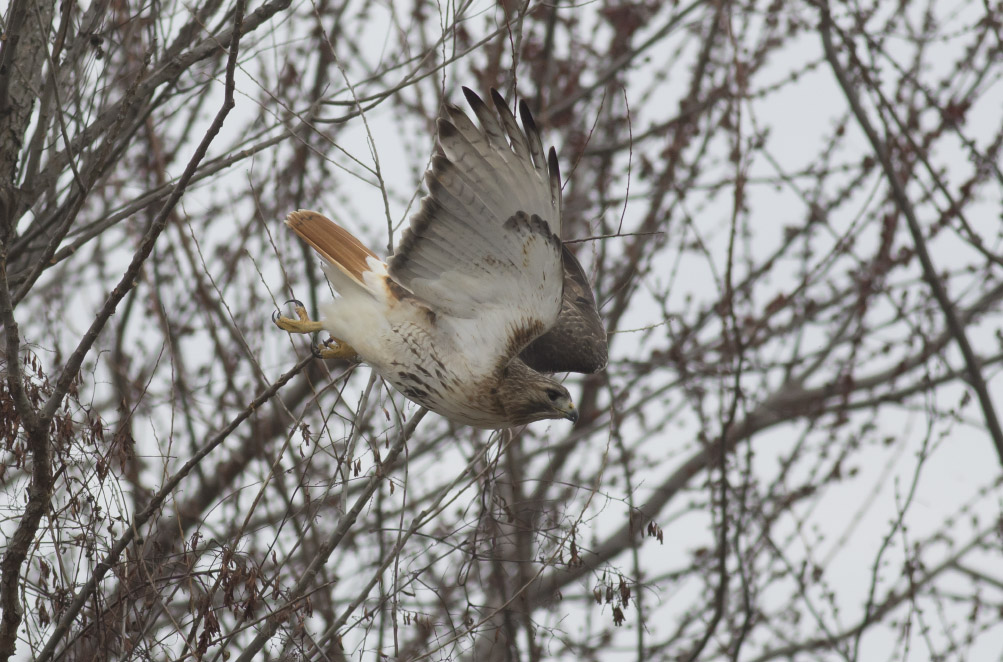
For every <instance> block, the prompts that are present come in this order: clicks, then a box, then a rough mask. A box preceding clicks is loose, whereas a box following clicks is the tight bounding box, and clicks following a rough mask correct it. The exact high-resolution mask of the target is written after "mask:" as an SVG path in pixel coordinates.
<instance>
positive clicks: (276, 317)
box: [272, 310, 282, 324]
mask: <svg viewBox="0 0 1003 662" xmlns="http://www.w3.org/2000/svg"><path fill="white" fill-rule="evenodd" d="M280 317H282V311H281V310H273V311H272V324H278V322H279V318H280Z"/></svg>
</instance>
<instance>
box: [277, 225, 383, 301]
mask: <svg viewBox="0 0 1003 662" xmlns="http://www.w3.org/2000/svg"><path fill="white" fill-rule="evenodd" d="M286 225H288V226H289V227H290V228H292V230H293V232H295V233H296V234H298V235H299V236H300V238H302V239H303V240H304V241H305V242H306V243H308V244H310V246H312V247H313V249H314V250H315V251H317V252H318V253H320V256H321V257H322V258H324V261H325V262H327V264H328V265H330V266H332V267H335V268H336V269H337V271H335V269H330V268H326V267H327V265H325V269H324V271H326V272H327V274H328V277H329V278H330V277H331V276H335V277H334V278H331V280H332V284H333V285H334V286H335V289H338V290H342V289H343V287H344V285H345V284H346V281H345V279H344V278H337V275H342V276H343V277H347V280H348V282H351V283H353V284H355V285H358V286H360V287H362V288H364V289H367V290H368V289H369V286H368V285H367V284H366V282H365V278H364V274H365V273H366V272H368V271H372V268H371V267H370V265H369V258H373V259H375V260H377V261H379V258H378V257H376V254H375V253H373V252H372V251H371V250H369V249H368V248H366V247H365V245H363V243H362V242H361V241H359V240H358V239H356V238H355V237H354V236H352V234H351V233H350V232H348V230H345V229H344V228H342V227H341V226H339V225H337V224H336V223H335V222H334V221H332V220H331V219H329V218H327V217H325V216H322V215H321V214H318V213H317V212H315V211H309V210H306V209H300V210H297V211H294V212H292V213H290V214H289V215H288V216H287V217H286ZM338 272H340V274H339V273H338ZM342 294H345V292H343V291H342Z"/></svg>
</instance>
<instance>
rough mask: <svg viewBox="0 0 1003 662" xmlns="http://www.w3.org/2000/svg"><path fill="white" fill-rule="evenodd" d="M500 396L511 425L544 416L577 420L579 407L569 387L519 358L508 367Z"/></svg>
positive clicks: (539, 418)
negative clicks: (573, 399)
mask: <svg viewBox="0 0 1003 662" xmlns="http://www.w3.org/2000/svg"><path fill="white" fill-rule="evenodd" d="M498 398H499V400H501V404H502V407H503V408H504V409H505V414H506V416H508V418H509V419H510V420H511V424H512V425H525V424H526V423H532V422H533V421H540V420H543V419H545V418H566V419H568V420H569V421H571V422H572V423H574V422H576V421H578V410H577V409H575V403H574V402H572V401H571V394H570V393H568V389H566V388H564V386H562V385H561V383H560V382H558V381H556V380H554V379H551V378H550V377H547V376H546V375H542V374H540V373H538V372H536V371H535V370H532V369H530V368H529V367H528V366H527V365H526V364H525V363H523V362H522V361H520V360H519V359H514V360H513V361H512V362H511V363H509V365H508V367H507V368H506V369H505V375H504V377H503V378H502V380H501V384H500V385H499V389H498Z"/></svg>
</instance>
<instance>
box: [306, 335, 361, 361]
mask: <svg viewBox="0 0 1003 662" xmlns="http://www.w3.org/2000/svg"><path fill="white" fill-rule="evenodd" d="M332 345H333V346H332ZM314 354H316V355H317V356H319V357H320V358H322V359H341V360H343V361H357V360H358V359H359V355H358V354H357V353H356V352H355V350H354V349H353V348H352V347H351V346H349V345H348V344H346V343H343V342H341V341H340V340H338V339H337V338H333V337H332V338H328V339H327V340H325V341H324V342H322V343H321V344H319V345H317V346H316V347H315V348H314Z"/></svg>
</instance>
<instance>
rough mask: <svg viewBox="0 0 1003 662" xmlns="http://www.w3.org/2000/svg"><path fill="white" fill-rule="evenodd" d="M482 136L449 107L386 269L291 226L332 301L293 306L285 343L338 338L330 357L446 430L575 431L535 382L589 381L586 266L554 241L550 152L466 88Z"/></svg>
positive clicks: (591, 328) (346, 237)
mask: <svg viewBox="0 0 1003 662" xmlns="http://www.w3.org/2000/svg"><path fill="white" fill-rule="evenodd" d="M463 92H464V95H465V96H466V98H467V102H468V103H469V104H470V107H471V109H472V110H473V111H474V115H475V116H476V117H477V120H478V122H479V124H480V126H477V125H475V124H474V123H473V122H472V121H471V120H470V118H468V117H467V116H466V115H465V114H464V113H463V112H462V111H461V110H460V109H459V108H456V107H454V106H448V105H447V106H446V109H445V112H444V114H443V116H442V117H440V118H439V120H438V122H437V132H438V145H437V149H436V153H435V154H434V155H433V157H432V165H431V168H430V169H429V170H428V171H427V172H426V173H425V183H426V185H427V187H428V195H427V196H426V197H424V198H423V199H422V201H421V206H420V209H419V210H418V213H417V214H415V215H414V217H412V219H411V224H410V228H408V229H407V230H405V231H404V234H403V236H402V237H401V240H400V243H399V244H398V246H397V250H396V252H395V253H394V255H393V256H392V257H390V258H388V259H387V261H386V262H385V263H384V262H382V261H381V260H380V259H379V258H378V257H376V255H375V254H374V253H373V252H372V251H370V250H369V249H368V248H366V247H365V246H364V245H363V244H362V243H361V242H360V241H359V240H358V239H356V238H355V237H353V236H352V235H351V234H350V233H349V232H347V231H346V230H344V229H343V228H341V227H339V226H338V225H336V224H335V223H334V222H333V221H331V220H329V219H327V218H325V217H324V216H322V215H320V214H318V213H317V212H312V211H305V210H301V211H295V212H293V213H291V214H290V215H289V217H288V218H287V219H286V223H287V224H288V225H289V227H290V228H292V229H293V230H294V231H295V232H296V234H298V235H299V236H300V237H302V238H303V239H304V240H305V241H306V242H307V243H308V244H310V246H312V247H313V248H314V249H315V250H316V251H317V252H318V253H319V254H320V256H321V258H323V268H324V271H325V273H326V274H327V277H328V279H329V280H330V281H331V284H332V286H333V288H334V290H335V291H336V292H337V293H338V295H339V296H338V297H337V298H336V299H334V301H332V302H330V303H328V304H326V305H324V306H323V307H322V311H321V312H322V316H321V319H320V321H318V322H314V321H312V320H310V319H309V318H308V317H307V315H306V311H305V310H303V308H302V307H298V308H297V313H298V315H299V319H290V318H287V317H279V318H277V319H276V323H277V324H278V325H279V326H280V327H281V328H283V329H285V330H287V331H290V332H297V333H310V332H314V331H319V330H321V329H323V330H326V331H328V332H329V333H330V334H331V335H332V336H333V337H334V340H333V345H329V346H328V348H327V349H325V351H324V355H325V356H332V357H341V358H354V357H358V358H360V359H361V360H363V361H365V362H366V363H369V364H370V365H371V366H373V367H374V368H375V369H376V370H377V371H378V372H379V373H380V375H382V376H383V378H384V379H386V380H387V381H388V382H390V384H392V385H393V386H394V388H396V389H397V390H398V391H400V392H401V393H403V394H404V395H405V396H407V397H408V398H410V399H411V400H413V401H415V402H417V403H418V404H420V405H422V406H424V407H427V408H428V409H431V410H432V411H434V412H437V413H439V414H441V415H443V416H445V417H446V418H449V419H450V420H453V421H456V422H458V423H464V424H467V425H472V426H474V427H479V428H489V429H497V428H506V427H511V426H515V425H523V424H525V423H530V422H532V421H537V420H541V419H547V418H567V419H570V420H572V421H575V420H577V419H578V412H577V410H576V409H575V406H574V404H573V403H572V401H571V397H570V395H569V394H568V391H567V389H565V388H564V386H562V385H561V384H560V382H558V381H556V380H555V379H553V378H552V377H549V376H547V375H546V374H544V373H552V372H596V371H598V370H601V369H602V368H603V367H605V365H606V356H607V346H606V332H605V329H604V328H603V325H602V321H601V320H600V318H599V313H598V311H597V309H596V304H595V297H594V295H593V294H592V289H591V287H590V286H589V283H588V280H587V278H586V276H585V273H584V271H583V270H582V267H581V265H580V264H579V263H578V260H577V259H576V258H575V256H574V255H573V254H572V253H571V251H570V250H568V248H567V246H565V245H564V244H563V243H562V242H561V220H562V205H561V176H560V172H559V169H558V164H557V153H556V152H555V150H554V149H553V148H550V152H549V154H546V155H545V153H544V150H543V144H542V141H541V140H540V134H539V131H538V130H537V128H536V124H535V123H534V122H533V118H532V116H531V115H530V113H529V109H528V107H527V106H526V104H525V102H523V103H521V104H520V105H519V114H520V116H521V119H522V127H523V128H522V129H520V128H519V124H518V122H517V121H516V118H515V116H514V115H513V114H512V112H511V111H510V110H509V108H508V106H507V105H506V104H505V101H504V99H502V97H501V95H499V94H498V92H496V91H495V90H492V91H491V100H492V102H493V108H492V107H489V106H488V105H487V104H486V103H484V101H482V100H481V98H480V97H478V96H477V95H476V94H474V93H473V92H471V91H470V90H468V89H467V88H463Z"/></svg>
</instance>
